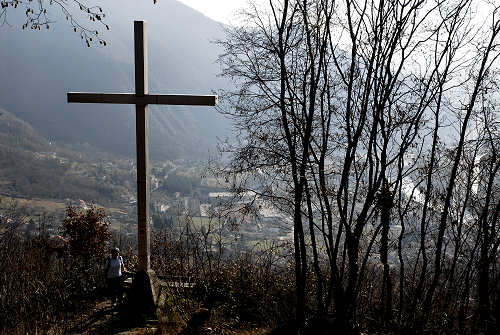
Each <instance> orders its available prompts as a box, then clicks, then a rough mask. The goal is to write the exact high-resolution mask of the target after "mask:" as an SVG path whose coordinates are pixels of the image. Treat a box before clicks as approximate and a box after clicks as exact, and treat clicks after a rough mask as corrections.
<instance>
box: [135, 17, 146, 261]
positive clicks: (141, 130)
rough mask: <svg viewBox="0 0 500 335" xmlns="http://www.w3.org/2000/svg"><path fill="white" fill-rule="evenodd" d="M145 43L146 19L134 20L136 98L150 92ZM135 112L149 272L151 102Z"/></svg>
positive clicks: (142, 235)
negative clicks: (149, 106)
mask: <svg viewBox="0 0 500 335" xmlns="http://www.w3.org/2000/svg"><path fill="white" fill-rule="evenodd" d="M146 43H147V40H146V22H144V21H134V49H135V94H136V97H143V96H145V95H147V94H148V57H147V47H146ZM135 114H136V115H135V119H136V123H135V127H136V135H137V136H136V146H137V219H138V222H137V223H138V224H137V228H138V231H137V249H138V256H139V264H138V270H140V271H148V270H149V269H150V258H149V255H150V250H149V249H150V222H149V178H148V176H149V171H148V169H149V166H148V161H149V131H148V105H147V104H136V106H135Z"/></svg>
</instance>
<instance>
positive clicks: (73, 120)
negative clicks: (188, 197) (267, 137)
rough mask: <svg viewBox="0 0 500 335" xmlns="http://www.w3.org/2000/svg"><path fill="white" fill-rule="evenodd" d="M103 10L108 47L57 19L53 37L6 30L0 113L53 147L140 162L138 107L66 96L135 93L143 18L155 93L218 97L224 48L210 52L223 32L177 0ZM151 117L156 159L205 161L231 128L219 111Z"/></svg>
mask: <svg viewBox="0 0 500 335" xmlns="http://www.w3.org/2000/svg"><path fill="white" fill-rule="evenodd" d="M102 5H103V9H104V10H105V11H106V13H108V15H107V16H106V20H107V23H108V24H109V26H110V27H111V30H110V31H109V32H107V31H105V32H104V33H105V35H104V38H105V39H106V40H107V41H108V46H107V47H99V46H95V47H92V48H87V47H86V45H85V44H84V43H82V40H80V38H79V35H78V33H74V32H73V30H72V29H71V27H70V26H68V25H67V24H66V22H65V20H64V19H63V18H58V17H56V18H55V19H57V21H58V22H57V23H56V24H53V25H52V26H51V29H50V30H47V31H36V32H35V31H23V30H21V29H20V28H19V26H18V25H16V22H12V21H15V19H16V18H11V23H12V24H13V26H12V27H8V26H4V27H2V28H0V45H1V46H2V47H1V48H0V59H2V61H1V62H0V79H1V80H0V106H1V107H3V108H5V109H7V110H9V111H10V112H11V113H13V114H15V115H16V116H17V117H19V118H21V119H23V120H26V121H28V122H29V123H30V124H32V125H33V126H34V128H35V129H37V131H39V132H40V134H41V135H43V136H45V137H46V138H49V139H50V140H57V141H65V142H70V143H90V144H91V145H93V146H96V147H99V148H102V149H104V150H107V151H109V152H113V153H119V154H126V155H130V156H134V155H135V117H134V108H133V106H124V105H121V106H113V105H98V104H95V105H78V104H68V103H66V92H68V91H88V92H133V91H134V68H133V21H134V20H137V19H141V20H146V21H147V22H148V52H149V88H150V92H151V93H192V94H211V93H212V91H214V90H217V89H219V88H221V87H225V86H226V85H227V84H226V83H225V82H223V81H222V80H221V79H219V78H217V76H216V75H217V73H218V66H217V65H216V64H215V60H216V58H217V55H218V54H219V49H218V47H217V46H216V45H215V44H213V43H212V41H213V40H215V39H219V38H222V37H223V36H224V33H223V27H222V25H221V24H219V23H217V22H214V21H212V20H210V19H208V18H207V17H205V16H203V15H202V14H200V13H198V12H196V11H194V10H192V9H191V8H189V7H187V6H185V5H183V4H181V3H179V2H177V1H174V0H170V1H161V2H160V3H159V4H158V5H156V6H153V5H152V3H151V4H149V3H148V4H143V3H142V2H141V3H139V2H137V1H132V0H110V1H106V3H104V4H102ZM53 13H55V14H57V11H55V10H54V11H53ZM3 46H7V47H3ZM150 110H151V116H150V130H151V140H150V142H151V155H152V158H153V159H165V158H170V159H174V158H183V157H186V156H187V157H189V158H193V157H199V156H200V155H204V154H206V152H207V150H209V149H210V148H213V147H214V144H215V143H216V138H217V137H218V136H219V137H220V136H223V135H224V134H226V131H227V128H228V122H227V121H226V120H224V119H223V118H222V117H221V116H220V115H218V114H217V113H216V111H215V109H214V108H189V107H172V106H161V107H158V106H152V107H151V108H150Z"/></svg>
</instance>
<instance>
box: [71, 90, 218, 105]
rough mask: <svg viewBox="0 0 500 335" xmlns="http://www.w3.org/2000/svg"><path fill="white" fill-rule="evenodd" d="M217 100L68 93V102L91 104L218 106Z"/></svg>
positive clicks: (172, 95) (183, 96) (208, 98)
mask: <svg viewBox="0 0 500 335" xmlns="http://www.w3.org/2000/svg"><path fill="white" fill-rule="evenodd" d="M217 101H218V97H217V96H216V95H190V94H145V95H143V96H136V95H135V94H134V93H82V92H69V93H68V102H79V103H89V104H95V103H101V104H132V105H189V106H216V105H217Z"/></svg>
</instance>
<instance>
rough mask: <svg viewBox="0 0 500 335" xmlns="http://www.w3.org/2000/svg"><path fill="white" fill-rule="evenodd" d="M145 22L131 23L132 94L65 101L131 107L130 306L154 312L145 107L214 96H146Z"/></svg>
mask: <svg viewBox="0 0 500 335" xmlns="http://www.w3.org/2000/svg"><path fill="white" fill-rule="evenodd" d="M146 44H147V43H146V22H144V21H134V55H135V94H134V93H86V92H68V102H72V103H73V102H77V103H92V104H93V103H105V104H134V105H135V113H136V146H137V221H138V222H137V223H138V224H137V227H138V231H137V249H138V257H139V264H138V269H137V270H138V271H137V273H136V274H135V275H134V280H133V281H132V286H131V289H130V292H129V293H130V296H129V300H130V304H131V306H134V307H136V308H139V310H141V311H147V310H149V311H150V312H151V311H152V312H154V310H155V307H156V306H157V303H158V298H159V297H158V292H159V291H158V290H157V287H158V280H157V277H156V276H155V274H154V271H152V270H151V268H150V219H149V166H148V161H149V130H148V105H149V104H155V105H186V106H215V105H217V96H216V95H190V94H149V92H148V57H147V48H146Z"/></svg>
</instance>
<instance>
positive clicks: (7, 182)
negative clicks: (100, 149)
mask: <svg viewBox="0 0 500 335" xmlns="http://www.w3.org/2000/svg"><path fill="white" fill-rule="evenodd" d="M84 155H85V153H83V154H82V153H78V152H74V151H72V150H70V149H67V148H61V147H58V146H57V145H55V144H54V143H50V142H49V141H47V140H46V139H44V138H43V137H42V136H40V135H39V134H38V133H37V132H36V131H35V130H34V129H33V127H31V126H30V125H29V124H28V123H27V122H24V121H22V120H20V119H19V118H17V117H15V116H14V115H12V114H10V113H9V112H7V111H5V110H3V109H0V195H9V196H13V197H22V198H44V199H66V198H69V199H83V200H86V201H89V202H98V203H101V204H103V203H110V202H114V201H117V200H119V199H120V197H121V196H123V195H127V194H129V193H131V192H132V190H133V185H134V183H133V180H134V175H133V174H131V171H130V169H124V168H121V167H120V166H117V165H118V164H117V163H116V159H114V157H113V159H108V160H107V161H113V166H114V168H113V169H112V170H109V171H105V170H103V169H102V166H101V165H99V164H96V163H95V161H90V160H89V158H88V157H82V156H84ZM79 157H82V158H83V159H78V158H79Z"/></svg>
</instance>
